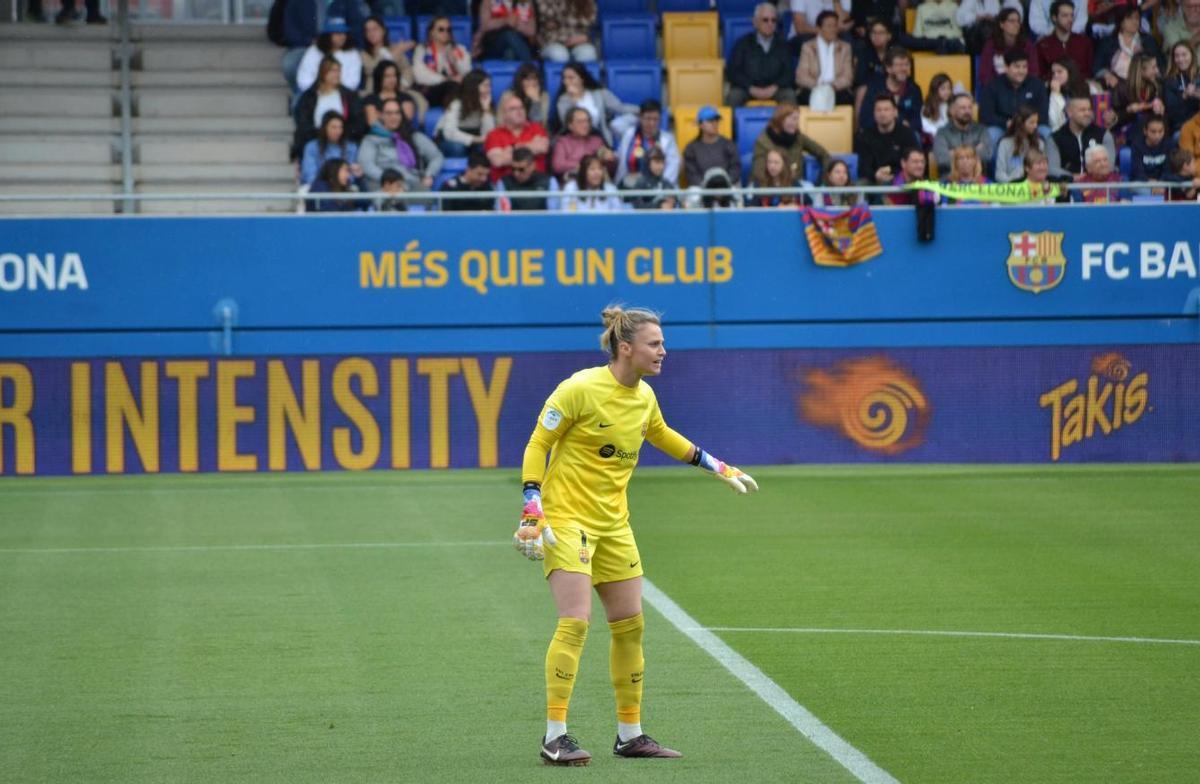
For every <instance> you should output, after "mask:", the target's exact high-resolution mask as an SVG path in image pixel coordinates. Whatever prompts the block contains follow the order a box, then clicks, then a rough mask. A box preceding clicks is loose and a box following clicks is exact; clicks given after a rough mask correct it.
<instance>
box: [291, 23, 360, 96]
mask: <svg viewBox="0 0 1200 784" xmlns="http://www.w3.org/2000/svg"><path fill="white" fill-rule="evenodd" d="M349 32H350V27H349V26H348V25H347V24H346V20H345V19H343V18H342V17H340V16H331V17H329V18H328V19H326V20H325V26H324V27H323V28H321V34H320V35H319V36H317V40H316V43H314V44H312V45H311V46H309V47H308V49H306V50H305V52H304V56H303V57H302V58H300V67H299V68H298V69H297V70H296V87H297V88H299V89H298V92H300V93H303V92H304V91H305V90H307V89H308V88H309V87H312V86H313V84H314V83H315V82H316V81H317V71H318V70H319V69H320V67H321V60H323V59H325V57H326V56H329V57H333V58H334V59H336V60H337V61H338V62H339V63H340V64H341V66H342V87H345V88H346V89H347V90H354V91H357V90H358V87H359V85H361V84H362V77H363V64H362V57H361V56H360V55H359V53H358V50H357V49H355V48H354V46H353V45H352V44H351V43H350V42H349V37H348V33H349Z"/></svg>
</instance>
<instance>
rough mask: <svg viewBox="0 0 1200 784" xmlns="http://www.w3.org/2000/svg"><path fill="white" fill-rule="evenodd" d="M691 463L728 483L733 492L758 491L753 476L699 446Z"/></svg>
mask: <svg viewBox="0 0 1200 784" xmlns="http://www.w3.org/2000/svg"><path fill="white" fill-rule="evenodd" d="M692 465H694V466H697V467H699V468H701V469H703V470H705V471H708V472H710V473H711V474H712V475H713V476H715V477H716V478H717V479H720V480H721V481H722V482H724V483H725V484H727V485H729V487H730V488H731V489H732V490H733V491H734V492H735V493H754V492H757V491H758V482H755V481H754V477H752V476H750V475H749V474H747V473H746V472H745V471H743V470H742V469H740V468H735V467H734V466H731V465H728V464H727V463H725V462H724V461H722V460H718V459H717V458H715V457H713V456H712V455H710V454H709V453H708V452H705V451H704V450H703V449H701V448H700V447H696V454H695V456H693V457H692Z"/></svg>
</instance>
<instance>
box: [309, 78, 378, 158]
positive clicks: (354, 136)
mask: <svg viewBox="0 0 1200 784" xmlns="http://www.w3.org/2000/svg"><path fill="white" fill-rule="evenodd" d="M341 71H342V66H341V63H339V62H338V61H337V60H335V59H333V58H332V57H326V58H325V59H324V60H322V61H321V65H320V68H319V70H318V77H317V81H316V83H315V84H313V85H312V86H311V87H309V88H308V89H307V90H305V91H304V94H303V95H301V96H300V100H299V101H297V102H296V110H295V112H294V114H293V118H294V119H295V121H296V133H295V136H294V137H293V139H292V159H293V160H297V159H299V157H300V156H301V155H303V154H304V146H305V145H306V144H308V143H309V141H311V140H313V139H315V138H317V126H318V124H319V123H321V122H323V121H324V119H325V115H326V114H328V113H330V112H333V113H334V114H337V115H339V116H340V117H341V118H342V119H343V120H344V121H345V133H344V134H343V135H344V136H345V137H346V138H348V139H349V140H350V141H355V142H356V141H358V140H359V139H361V138H362V137H363V134H364V133H365V132H366V128H365V126H364V123H363V119H362V117H363V110H362V104H361V103H360V102H359V100H358V93H356V92H354V91H353V90H350V89H347V88H346V87H343V86H342V84H341V79H342V73H341Z"/></svg>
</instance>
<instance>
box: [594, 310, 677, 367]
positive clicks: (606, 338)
mask: <svg viewBox="0 0 1200 784" xmlns="http://www.w3.org/2000/svg"><path fill="white" fill-rule="evenodd" d="M600 321H601V322H602V323H603V324H604V331H603V332H601V333H600V350H601V351H603V352H605V353H606V354H608V358H609V359H616V358H617V345H618V344H620V343H623V342H624V343H632V342H633V336H634V335H636V334H637V331H638V329H640V328H641V326H642V325H643V324H658V325H660V326H661V325H662V319H661V318H660V317H659V315H658V314H657V313H655V312H654V311H652V310H647V309H646V308H629V309H628V310H626V309H625V308H623V307H621V306H620V305H618V304H613V305H609V306H608V307H607V308H605V309H604V310H602V311H600Z"/></svg>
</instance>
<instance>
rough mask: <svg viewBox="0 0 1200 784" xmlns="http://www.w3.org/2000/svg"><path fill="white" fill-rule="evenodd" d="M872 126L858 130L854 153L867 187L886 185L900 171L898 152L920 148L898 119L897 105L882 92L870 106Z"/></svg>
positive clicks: (861, 177) (915, 136) (910, 129)
mask: <svg viewBox="0 0 1200 784" xmlns="http://www.w3.org/2000/svg"><path fill="white" fill-rule="evenodd" d="M871 111H872V115H873V116H872V118H871V119H872V120H874V122H873V123H871V125H870V126H869V127H862V128H859V129H858V133H857V134H856V135H855V137H854V152H855V153H856V154H857V155H858V173H859V178H860V179H861V180H862V181H863V182H865V183H866V184H868V185H889V184H891V182H892V179H893V178H895V176H896V173H897V172H899V171H900V158H901V153H902V152H903V151H904V150H907V149H909V148H910V147H917V148H920V146H921V143H920V142H919V141H918V140H917V134H916V133H914V132H913V130H912V128H909V127H908V126H907V125H905V124H903V123H901V122H900V120H899V117H900V115H899V112H898V111H897V109H896V102H895V101H894V100H893V99H892V96H891V95H888V94H886V93H881V94H879V95H877V96H875V100H874V102H873V103H872V104H871Z"/></svg>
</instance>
